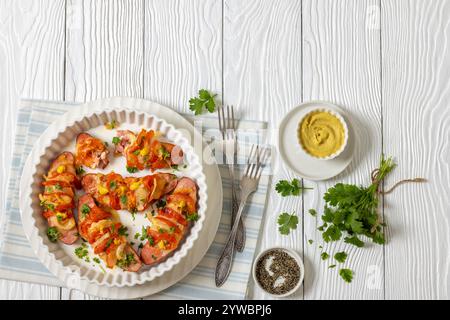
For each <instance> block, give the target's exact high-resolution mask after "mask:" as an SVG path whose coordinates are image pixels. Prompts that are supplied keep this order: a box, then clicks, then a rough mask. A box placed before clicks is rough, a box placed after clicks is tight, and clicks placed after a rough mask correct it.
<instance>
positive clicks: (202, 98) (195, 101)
mask: <svg viewBox="0 0 450 320" xmlns="http://www.w3.org/2000/svg"><path fill="white" fill-rule="evenodd" d="M216 96H217V95H216V94H214V95H212V94H211V93H209V91H208V90H205V89H201V90H199V91H198V97H194V98H191V99H190V100H189V109H190V110H192V111H194V114H195V115H199V114H201V113H202V112H203V108H204V107H205V108H206V110H208V112H211V113H212V112H214V111H215V109H216V102H215V101H214V98H215V97H216Z"/></svg>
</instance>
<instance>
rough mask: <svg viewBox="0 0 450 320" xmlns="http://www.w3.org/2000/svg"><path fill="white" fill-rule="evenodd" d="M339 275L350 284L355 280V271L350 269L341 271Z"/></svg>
mask: <svg viewBox="0 0 450 320" xmlns="http://www.w3.org/2000/svg"><path fill="white" fill-rule="evenodd" d="M339 275H340V276H341V277H342V279H344V281H345V282H347V283H350V282H352V280H353V271H352V270H350V269H340V270H339Z"/></svg>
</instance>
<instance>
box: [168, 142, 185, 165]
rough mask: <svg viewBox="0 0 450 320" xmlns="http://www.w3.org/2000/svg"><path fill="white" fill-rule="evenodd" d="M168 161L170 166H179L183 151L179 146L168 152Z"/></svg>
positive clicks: (181, 161)
mask: <svg viewBox="0 0 450 320" xmlns="http://www.w3.org/2000/svg"><path fill="white" fill-rule="evenodd" d="M170 160H171V162H172V164H175V165H179V164H182V163H183V150H181V147H180V146H174V147H173V149H172V151H171V152H170Z"/></svg>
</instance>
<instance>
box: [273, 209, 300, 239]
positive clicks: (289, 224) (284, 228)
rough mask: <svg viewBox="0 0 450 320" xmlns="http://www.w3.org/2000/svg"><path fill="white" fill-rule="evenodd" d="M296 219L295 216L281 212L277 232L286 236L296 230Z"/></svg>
mask: <svg viewBox="0 0 450 320" xmlns="http://www.w3.org/2000/svg"><path fill="white" fill-rule="evenodd" d="M297 224H298V217H297V216H296V215H295V214H289V213H287V212H283V213H282V214H280V215H279V216H278V225H279V227H278V231H280V233H281V234H283V235H288V234H289V233H290V231H291V229H292V230H295V229H297Z"/></svg>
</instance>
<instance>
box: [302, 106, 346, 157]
mask: <svg viewBox="0 0 450 320" xmlns="http://www.w3.org/2000/svg"><path fill="white" fill-rule="evenodd" d="M315 112H327V113H329V114H331V115H332V116H334V117H336V118H337V119H338V120H339V122H340V123H341V124H342V127H343V128H344V143H343V144H342V146H341V147H340V148H339V150H338V151H336V152H335V153H332V154H330V155H329V156H327V157H316V156H314V155H312V154H311V153H309V151H308V150H306V148H305V147H304V146H303V144H302V142H301V139H300V137H299V134H298V131H299V130H300V126H301V124H302V123H303V120H304V119H305V118H306V117H308V116H309V115H310V114H311V113H315ZM296 134H297V140H298V144H299V145H300V147H301V148H302V150H303V151H304V152H305V153H306V154H307V155H308V156H310V157H311V158H314V159H318V160H331V159H334V158H336V157H337V156H339V155H340V154H341V153H342V152H343V151H344V150H345V147H346V146H347V143H348V126H347V122H345V120H344V117H342V116H341V115H340V114H339V113H338V112H337V111H335V110H332V109H328V108H323V107H318V108H315V109H312V110H310V111H309V112H308V113H306V114H305V115H304V116H303V117H302V118H301V119H300V121H299V123H298V127H297V133H296Z"/></svg>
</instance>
